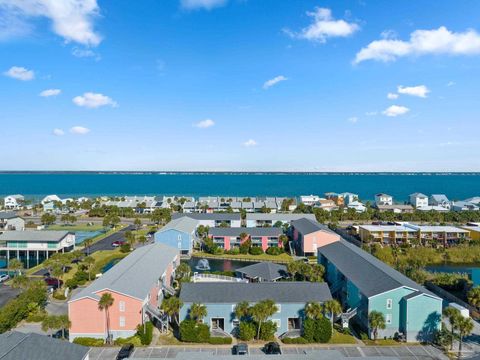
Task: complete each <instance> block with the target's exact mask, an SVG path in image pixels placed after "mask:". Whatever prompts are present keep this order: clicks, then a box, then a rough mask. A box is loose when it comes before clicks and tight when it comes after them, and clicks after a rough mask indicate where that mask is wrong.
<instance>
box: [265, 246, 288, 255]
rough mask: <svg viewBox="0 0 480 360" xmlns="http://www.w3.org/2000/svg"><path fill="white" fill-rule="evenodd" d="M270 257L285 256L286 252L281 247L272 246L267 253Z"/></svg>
mask: <svg viewBox="0 0 480 360" xmlns="http://www.w3.org/2000/svg"><path fill="white" fill-rule="evenodd" d="M265 252H266V253H267V254H268V255H274V256H277V255H280V254H283V253H284V252H285V251H284V250H283V249H282V248H281V247H276V246H271V247H269V248H268V249H267V251H265Z"/></svg>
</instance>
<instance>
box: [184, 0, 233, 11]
mask: <svg viewBox="0 0 480 360" xmlns="http://www.w3.org/2000/svg"><path fill="white" fill-rule="evenodd" d="M226 3H227V0H181V1H180V4H181V5H182V8H184V9H187V10H196V9H206V10H211V9H213V8H216V7H220V6H224V5H225V4H226Z"/></svg>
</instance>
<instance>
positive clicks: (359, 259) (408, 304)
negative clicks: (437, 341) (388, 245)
mask: <svg viewBox="0 0 480 360" xmlns="http://www.w3.org/2000/svg"><path fill="white" fill-rule="evenodd" d="M318 262H319V263H320V264H322V265H323V266H324V267H325V270H326V277H327V281H328V283H329V285H330V289H331V291H332V294H333V296H334V297H336V298H337V299H339V300H340V302H341V303H342V305H343V306H344V308H346V309H350V310H351V313H353V314H354V313H355V312H356V315H355V316H354V318H353V320H354V321H356V322H357V323H358V324H359V325H360V326H361V327H363V329H364V330H365V331H366V332H367V333H368V334H369V336H372V329H370V327H369V323H368V314H369V313H370V312H372V311H379V312H381V313H382V314H383V315H384V318H385V323H386V328H385V329H384V330H379V334H378V335H379V337H380V338H383V337H387V338H389V337H394V336H395V334H400V333H402V334H404V335H405V336H406V339H407V341H409V342H417V341H430V340H432V336H433V335H434V334H435V332H436V331H437V330H440V327H441V316H442V299H441V298H439V297H438V296H436V295H434V294H433V293H431V292H430V291H428V290H427V289H425V288H424V287H422V286H420V285H419V284H417V283H416V282H414V281H413V280H411V279H409V278H408V277H406V276H404V275H403V274H401V273H399V272H398V271H396V270H394V269H393V268H391V267H390V266H388V265H386V264H385V263H383V262H382V261H380V260H378V259H377V258H375V257H374V256H372V255H370V254H369V253H367V252H365V251H363V250H362V249H360V248H358V247H357V246H355V245H353V244H350V243H348V242H347V241H345V240H343V239H342V240H340V241H337V242H334V243H331V244H329V245H325V246H322V247H320V248H319V249H318Z"/></svg>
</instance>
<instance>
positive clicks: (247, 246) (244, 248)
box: [240, 239, 252, 254]
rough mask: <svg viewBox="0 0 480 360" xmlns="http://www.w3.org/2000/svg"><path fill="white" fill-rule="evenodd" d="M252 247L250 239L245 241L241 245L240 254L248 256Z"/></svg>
mask: <svg viewBox="0 0 480 360" xmlns="http://www.w3.org/2000/svg"><path fill="white" fill-rule="evenodd" d="M250 246H252V241H251V240H250V239H248V240H245V241H244V242H243V243H241V244H240V254H248V250H249V249H250Z"/></svg>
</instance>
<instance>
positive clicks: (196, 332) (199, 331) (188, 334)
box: [180, 320, 210, 343]
mask: <svg viewBox="0 0 480 360" xmlns="http://www.w3.org/2000/svg"><path fill="white" fill-rule="evenodd" d="M208 339H210V329H209V328H208V325H205V324H197V323H196V322H195V321H194V320H183V321H182V322H181V323H180V340H182V341H185V342H194V343H203V342H207V341H208Z"/></svg>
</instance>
